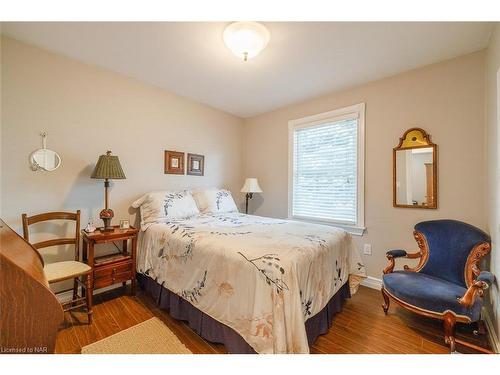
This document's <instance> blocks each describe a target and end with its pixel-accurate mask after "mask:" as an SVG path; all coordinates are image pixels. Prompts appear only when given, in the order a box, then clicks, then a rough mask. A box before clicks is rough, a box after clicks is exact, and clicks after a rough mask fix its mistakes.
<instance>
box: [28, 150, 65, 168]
mask: <svg viewBox="0 0 500 375" xmlns="http://www.w3.org/2000/svg"><path fill="white" fill-rule="evenodd" d="M30 162H31V165H32V166H33V167H36V169H42V170H44V171H49V172H50V171H54V170H56V169H57V168H58V167H59V166H60V165H61V157H60V156H59V154H58V153H57V152H55V151H53V150H49V149H48V148H40V149H38V150H36V151H33V152H32V153H31V156H30Z"/></svg>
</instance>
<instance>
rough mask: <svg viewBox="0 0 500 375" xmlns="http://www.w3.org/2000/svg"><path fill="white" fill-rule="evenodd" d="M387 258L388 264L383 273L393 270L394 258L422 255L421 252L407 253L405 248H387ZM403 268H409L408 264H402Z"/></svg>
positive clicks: (413, 257) (411, 257) (410, 257)
mask: <svg viewBox="0 0 500 375" xmlns="http://www.w3.org/2000/svg"><path fill="white" fill-rule="evenodd" d="M385 256H386V257H387V260H388V261H389V265H388V266H387V267H385V269H384V271H383V272H384V275H385V274H387V273H391V272H392V271H394V266H395V265H396V258H407V259H416V258H420V257H421V256H422V253H420V252H418V253H409V254H408V253H407V252H406V251H405V250H389V251H388V252H387V253H385ZM404 269H405V270H407V271H409V270H411V269H410V268H409V267H408V266H404Z"/></svg>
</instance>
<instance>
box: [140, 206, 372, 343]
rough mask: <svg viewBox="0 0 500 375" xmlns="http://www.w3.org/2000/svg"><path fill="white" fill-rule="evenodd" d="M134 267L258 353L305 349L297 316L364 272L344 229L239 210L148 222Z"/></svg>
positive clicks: (316, 307)
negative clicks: (248, 213) (237, 334)
mask: <svg viewBox="0 0 500 375" xmlns="http://www.w3.org/2000/svg"><path fill="white" fill-rule="evenodd" d="M137 269H138V271H139V272H141V273H143V274H145V275H148V276H149V277H151V278H153V279H155V280H156V281H157V282H158V283H160V284H163V286H165V287H166V288H168V289H169V290H170V291H172V292H175V293H176V294H178V295H180V296H182V297H183V298H184V299H186V300H187V301H189V302H191V303H192V304H193V305H194V306H196V307H197V308H198V309H200V310H201V311H203V312H204V313H206V314H208V315H210V316H211V317H213V318H214V319H216V320H218V321H219V322H221V323H223V324H225V325H227V326H229V327H231V328H233V329H234V330H235V331H236V332H238V333H239V334H240V335H241V336H242V337H243V338H244V339H245V341H246V342H247V343H248V344H249V345H250V346H252V348H254V349H255V351H256V352H258V353H308V352H309V346H308V343H307V336H306V330H305V325H304V322H305V321H306V320H307V319H308V318H309V317H312V316H314V315H315V314H317V313H318V312H319V311H321V310H322V309H323V308H324V307H325V306H326V304H327V302H328V301H329V300H330V298H331V297H332V296H333V295H334V294H335V293H336V292H337V291H338V290H339V289H340V287H341V286H342V285H344V284H345V283H346V282H349V283H350V285H349V286H350V289H351V294H354V293H355V292H356V291H357V288H358V286H359V283H360V282H361V281H362V279H363V278H364V277H366V272H365V267H364V265H363V264H362V262H361V258H360V256H359V252H358V250H357V249H356V247H355V246H354V244H353V240H352V238H351V235H350V234H348V233H347V232H345V231H343V230H341V229H336V228H333V227H330V226H324V225H317V224H308V223H302V222H296V221H289V220H278V219H271V218H264V217H259V216H251V215H244V214H240V213H229V214H228V213H226V214H215V215H200V216H197V217H195V218H192V219H186V220H176V221H172V222H170V223H166V224H165V223H161V224H153V225H151V226H149V228H148V229H147V230H146V231H144V232H141V234H140V237H139V249H138V254H137Z"/></svg>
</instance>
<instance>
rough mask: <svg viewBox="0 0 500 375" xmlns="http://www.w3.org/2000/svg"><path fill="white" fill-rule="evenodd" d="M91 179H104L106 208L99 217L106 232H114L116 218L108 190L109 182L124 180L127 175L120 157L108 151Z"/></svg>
mask: <svg viewBox="0 0 500 375" xmlns="http://www.w3.org/2000/svg"><path fill="white" fill-rule="evenodd" d="M90 178H100V179H104V202H105V208H104V210H102V211H101V212H100V214H99V217H100V218H101V219H102V221H103V222H104V229H103V230H104V231H105V232H108V231H113V230H114V229H113V227H112V226H111V219H112V218H113V216H115V214H114V212H113V210H112V209H110V208H109V207H108V188H109V180H119V179H124V178H126V177H125V173H123V169H122V166H121V165H120V160H118V156H114V155H111V151H107V152H106V155H101V156H99V160H98V161H97V164H96V166H95V168H94V171H93V172H92V175H91V176H90Z"/></svg>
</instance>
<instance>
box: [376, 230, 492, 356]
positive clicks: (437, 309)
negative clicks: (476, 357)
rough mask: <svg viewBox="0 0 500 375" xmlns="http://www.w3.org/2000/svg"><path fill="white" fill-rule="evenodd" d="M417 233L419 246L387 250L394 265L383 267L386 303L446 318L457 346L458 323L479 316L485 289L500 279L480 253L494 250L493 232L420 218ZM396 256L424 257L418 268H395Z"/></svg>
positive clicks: (451, 341)
mask: <svg viewBox="0 0 500 375" xmlns="http://www.w3.org/2000/svg"><path fill="white" fill-rule="evenodd" d="M413 235H414V237H415V239H416V241H417V244H418V247H419V249H420V251H419V252H417V253H412V254H409V253H407V252H406V251H405V250H391V251H388V252H387V254H386V255H387V259H388V260H389V265H388V266H387V267H386V268H385V269H384V276H383V286H382V295H383V297H384V304H383V305H382V307H383V309H384V312H385V313H386V314H387V310H388V309H389V298H391V299H393V300H394V301H395V302H396V303H398V304H399V305H401V306H402V307H404V308H406V309H408V310H410V311H413V312H415V313H417V314H420V315H424V316H428V317H432V318H436V319H441V320H443V322H444V339H445V342H446V343H447V344H448V345H449V346H450V350H451V351H452V352H454V351H455V343H456V339H455V334H454V328H455V323H456V322H463V323H472V322H477V321H479V320H480V315H481V307H482V305H483V291H484V290H485V289H486V288H488V287H489V286H490V285H491V284H492V283H493V282H494V279H495V278H494V276H493V274H491V273H490V272H486V271H481V270H480V268H479V267H480V262H481V259H482V258H483V257H484V256H485V255H486V254H488V253H489V252H490V248H491V247H490V237H489V236H488V235H487V234H486V233H484V232H483V231H481V230H480V229H478V228H475V227H473V226H472V225H469V224H466V223H462V222H460V221H455V220H434V221H425V222H422V223H419V224H417V225H415V230H414V232H413ZM397 258H409V259H419V262H418V264H417V266H416V267H415V268H410V267H408V266H404V270H402V271H394V266H395V260H396V259H397ZM460 343H461V344H464V345H467V343H465V342H462V341H460Z"/></svg>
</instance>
